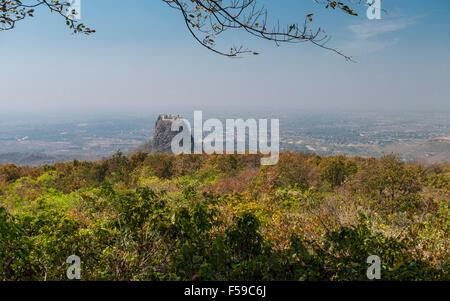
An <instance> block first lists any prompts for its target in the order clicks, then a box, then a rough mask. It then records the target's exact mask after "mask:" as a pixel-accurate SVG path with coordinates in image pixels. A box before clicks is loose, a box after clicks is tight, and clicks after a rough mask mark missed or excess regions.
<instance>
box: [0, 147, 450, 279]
mask: <svg viewBox="0 0 450 301" xmlns="http://www.w3.org/2000/svg"><path fill="white" fill-rule="evenodd" d="M449 196H450V165H448V164H446V165H445V164H442V165H421V164H418V163H407V164H405V163H403V162H401V161H400V160H399V159H398V158H397V157H395V156H393V155H390V156H386V157H383V158H380V159H375V158H367V159H366V158H360V157H353V158H348V157H344V156H335V157H320V156H317V155H312V154H296V153H289V152H286V153H282V154H281V156H280V161H279V163H278V164H277V165H275V166H265V167H260V166H259V157H258V156H238V155H217V156H206V155H180V156H172V155H163V154H162V155H147V154H146V153H142V152H138V153H135V154H133V155H131V156H130V157H126V156H124V155H123V154H121V153H117V154H116V155H114V156H113V157H111V158H109V159H107V160H103V161H99V162H79V161H73V162H70V163H57V164H54V165H45V166H40V167H35V168H31V167H18V166H15V165H12V164H9V165H2V166H0V263H1V264H0V280H3V279H5V280H63V279H66V269H67V267H68V265H67V264H66V259H67V257H68V256H70V255H72V254H76V255H78V256H79V257H80V258H81V275H82V279H84V280H366V279H367V278H366V269H367V267H368V264H367V263H366V259H367V257H368V256H370V255H378V256H379V257H380V258H381V264H382V272H381V277H382V279H384V280H420V279H423V280H439V279H440V280H449V273H448V260H449V252H448V249H449V247H450V246H449V225H450V220H449V200H450V198H449Z"/></svg>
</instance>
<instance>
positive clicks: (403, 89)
mask: <svg viewBox="0 0 450 301" xmlns="http://www.w3.org/2000/svg"><path fill="white" fill-rule="evenodd" d="M121 3H122V2H121V1H118V0H114V1H107V2H106V1H105V2H102V1H90V0H83V1H82V17H83V18H82V22H84V23H86V24H88V25H90V26H92V27H94V28H95V29H96V30H97V33H95V34H94V35H92V36H77V35H72V34H71V33H70V31H69V30H68V29H67V28H65V26H64V24H63V23H62V22H61V20H60V19H59V18H56V17H55V16H51V14H49V13H47V12H46V11H45V10H42V9H39V10H38V11H37V12H36V17H35V18H32V19H29V20H25V21H23V22H21V24H18V26H17V27H16V28H15V29H14V30H13V31H10V32H2V33H1V35H0V45H1V46H2V48H3V50H2V54H3V57H4V58H7V59H4V61H3V62H2V71H3V72H2V73H1V75H0V88H1V89H2V95H1V96H0V112H2V113H3V114H12V113H14V112H15V113H16V114H17V113H20V112H21V113H22V114H24V113H34V114H43V115H45V114H46V113H49V114H50V115H51V114H55V115H57V114H63V113H64V112H68V113H72V112H75V111H77V112H79V114H85V113H90V114H96V113H98V112H103V111H106V112H123V113H124V114H127V112H142V111H147V110H151V109H153V108H158V110H171V111H175V110H172V108H177V107H178V108H179V107H182V108H185V107H186V108H189V110H192V111H193V110H194V109H203V110H206V109H207V108H209V107H216V108H233V109H234V110H236V111H238V110H240V109H242V110H245V109H247V108H251V107H253V108H255V109H256V108H258V107H264V108H269V110H270V109H272V110H280V111H282V110H291V109H292V108H298V109H299V110H325V111H327V110H330V111H333V110H355V111H366V110H367V111H371V110H381V111H399V112H401V111H421V110H423V111H431V112H442V111H450V101H448V97H449V95H450V85H448V80H449V78H450V52H449V51H448V49H449V46H450V26H448V25H449V23H450V20H449V19H448V17H447V11H448V9H449V8H450V2H449V1H445V0H436V1H430V2H429V3H427V5H426V6H424V5H423V2H422V1H408V5H407V6H405V5H402V4H401V2H399V1H383V8H384V9H386V10H387V12H388V14H383V16H382V19H381V20H368V19H367V18H366V17H365V14H364V9H362V10H360V13H361V15H360V16H358V17H351V16H346V15H344V14H342V13H340V12H331V11H329V10H325V9H323V8H322V7H321V6H319V5H317V4H314V3H312V1H301V2H299V1H293V0H283V5H282V7H278V6H277V5H274V4H273V3H271V2H270V1H261V4H264V5H266V6H267V7H268V8H269V10H270V11H271V13H270V17H271V18H272V20H276V19H277V18H280V19H281V21H282V23H286V24H289V23H290V22H294V21H296V20H297V21H298V20H302V18H304V15H305V14H306V13H307V12H314V13H315V15H314V16H315V19H314V23H313V24H317V25H321V26H323V27H324V28H325V29H326V30H327V32H328V33H329V34H330V35H331V36H332V40H331V41H330V46H333V47H337V48H339V49H342V50H343V51H345V53H346V54H348V55H352V56H354V58H355V60H356V61H357V63H351V62H347V61H345V59H344V58H342V57H339V56H337V55H335V54H333V53H332V52H329V51H325V50H323V49H320V48H317V47H314V46H313V45H307V44H300V45H283V46H281V47H276V46H275V45H273V44H272V43H270V42H267V43H266V42H264V41H257V40H254V39H252V38H250V39H249V38H244V40H243V41H242V42H243V43H244V44H245V45H247V46H248V47H251V48H252V49H255V50H257V51H258V52H260V53H261V54H260V55H258V56H245V57H244V58H241V59H229V58H225V57H222V56H218V55H216V54H213V53H211V52H209V51H207V50H206V49H203V48H202V47H201V46H199V45H197V44H196V42H195V41H194V40H193V39H192V38H191V37H190V36H189V33H188V31H187V29H186V28H185V25H184V24H183V20H182V18H180V16H179V15H178V12H177V11H174V10H173V9H170V8H168V7H167V5H165V4H164V3H163V2H162V1H145V2H142V1H137V0H130V1H128V2H127V3H128V5H127V7H124V6H123V5H122V4H121ZM421 4H422V5H421ZM121 17H123V18H124V22H123V23H120V24H117V22H116V20H118V19H119V18H121ZM240 37H241V36H239V35H238V36H236V37H231V36H226V39H225V41H224V43H230V44H234V43H235V42H236V41H237V42H239V40H238V38H240ZM191 108H192V109H191ZM50 112H51V113H50ZM55 117H56V116H55Z"/></svg>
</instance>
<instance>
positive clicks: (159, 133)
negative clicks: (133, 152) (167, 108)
mask: <svg viewBox="0 0 450 301" xmlns="http://www.w3.org/2000/svg"><path fill="white" fill-rule="evenodd" d="M178 118H182V117H181V116H179V115H177V116H175V115H172V114H168V115H167V114H164V113H163V114H160V115H159V116H158V119H157V120H156V124H155V131H154V133H153V139H152V140H150V141H148V142H147V143H146V144H144V145H143V146H142V147H140V150H142V151H144V152H147V153H150V154H158V153H168V154H171V153H172V148H171V143H172V139H173V137H175V135H177V134H178V133H179V132H180V131H174V132H172V131H171V127H172V123H173V121H174V120H176V119H178Z"/></svg>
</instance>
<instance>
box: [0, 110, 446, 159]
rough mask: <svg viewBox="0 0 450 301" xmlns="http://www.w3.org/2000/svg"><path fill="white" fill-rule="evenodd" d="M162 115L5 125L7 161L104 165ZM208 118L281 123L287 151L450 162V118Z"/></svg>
mask: <svg viewBox="0 0 450 301" xmlns="http://www.w3.org/2000/svg"><path fill="white" fill-rule="evenodd" d="M171 113H172V114H173V115H171V114H165V115H163V116H167V118H169V117H178V116H180V115H181V116H183V117H185V118H187V119H190V118H192V116H190V115H189V112H187V113H186V112H171ZM159 114H160V112H155V113H149V114H148V116H145V117H116V118H112V117H108V118H106V117H104V118H102V117H99V118H90V119H74V120H67V121H61V122H52V123H49V122H46V121H33V122H31V121H28V120H24V121H20V120H16V121H14V122H7V121H3V122H1V123H0V163H15V164H18V165H39V164H52V163H54V162H57V161H70V160H73V159H78V160H98V159H102V158H105V157H108V156H110V155H112V154H113V153H115V152H117V151H119V150H120V151H122V152H132V151H133V150H136V149H138V148H139V147H141V146H142V145H145V143H148V141H149V140H151V139H152V137H153V135H154V130H155V123H156V121H157V118H158V116H159ZM191 114H192V112H191ZM206 117H207V118H219V119H223V120H225V119H226V118H243V119H246V118H279V119H280V150H281V151H285V150H289V151H294V152H306V153H317V154H319V155H337V154H344V155H348V156H363V157H380V156H383V155H385V154H390V153H396V154H398V155H400V157H401V158H402V159H404V160H405V161H413V160H416V161H417V160H418V161H422V162H428V163H434V162H443V161H447V162H448V161H450V113H389V114H382V113H376V112H374V113H357V112H340V113H322V112H313V113H307V112H299V113H298V112H297V113H294V112H286V113H282V114H274V113H273V112H272V113H270V114H269V113H263V112H262V113H258V114H254V113H252V112H245V114H244V113H242V112H241V113H239V114H231V113H226V112H222V111H220V112H209V113H208V115H207V116H206ZM160 118H161V117H160Z"/></svg>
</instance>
